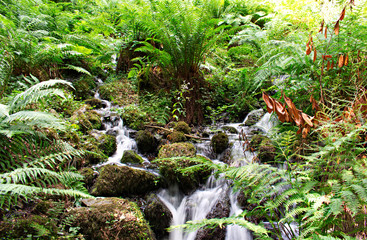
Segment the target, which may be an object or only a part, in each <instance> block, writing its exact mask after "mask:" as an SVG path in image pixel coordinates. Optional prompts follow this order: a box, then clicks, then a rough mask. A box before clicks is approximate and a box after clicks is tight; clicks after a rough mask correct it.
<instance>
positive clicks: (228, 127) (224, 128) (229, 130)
mask: <svg viewBox="0 0 367 240" xmlns="http://www.w3.org/2000/svg"><path fill="white" fill-rule="evenodd" d="M222 129H223V130H224V131H226V132H229V133H232V134H238V131H237V129H236V128H235V127H232V126H223V127H222Z"/></svg>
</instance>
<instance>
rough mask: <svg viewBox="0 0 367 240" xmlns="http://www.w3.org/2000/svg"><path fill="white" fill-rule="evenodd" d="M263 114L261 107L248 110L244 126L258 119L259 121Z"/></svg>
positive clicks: (252, 123) (254, 122)
mask: <svg viewBox="0 0 367 240" xmlns="http://www.w3.org/2000/svg"><path fill="white" fill-rule="evenodd" d="M264 114H265V112H264V110H262V109H258V110H255V111H252V112H250V113H249V114H248V116H247V119H246V121H245V126H252V125H254V124H256V123H257V122H258V121H260V119H261V118H262V116H264Z"/></svg>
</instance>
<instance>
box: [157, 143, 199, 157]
mask: <svg viewBox="0 0 367 240" xmlns="http://www.w3.org/2000/svg"><path fill="white" fill-rule="evenodd" d="M195 155H196V148H195V146H194V145H193V144H192V143H188V142H184V143H172V144H166V145H163V146H162V147H161V148H160V149H159V153H158V158H170V157H194V156H195Z"/></svg>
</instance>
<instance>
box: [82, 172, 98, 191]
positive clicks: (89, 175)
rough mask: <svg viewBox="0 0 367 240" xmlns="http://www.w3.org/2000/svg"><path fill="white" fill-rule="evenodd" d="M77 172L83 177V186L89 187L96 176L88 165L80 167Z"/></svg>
mask: <svg viewBox="0 0 367 240" xmlns="http://www.w3.org/2000/svg"><path fill="white" fill-rule="evenodd" d="M78 172H79V173H80V174H81V175H82V176H83V177H84V178H83V180H82V182H83V183H84V186H85V188H86V189H90V188H91V187H92V186H93V184H94V181H95V180H96V178H97V174H96V173H95V172H94V170H93V169H92V168H90V167H86V168H82V169H80V170H79V171H78Z"/></svg>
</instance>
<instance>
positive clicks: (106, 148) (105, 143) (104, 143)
mask: <svg viewBox="0 0 367 240" xmlns="http://www.w3.org/2000/svg"><path fill="white" fill-rule="evenodd" d="M98 142H99V145H98V148H99V149H100V150H101V151H102V152H103V153H104V154H106V155H107V156H112V155H113V154H114V152H116V149H117V142H116V137H115V136H111V135H107V134H104V135H102V136H101V137H100V138H98Z"/></svg>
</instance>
